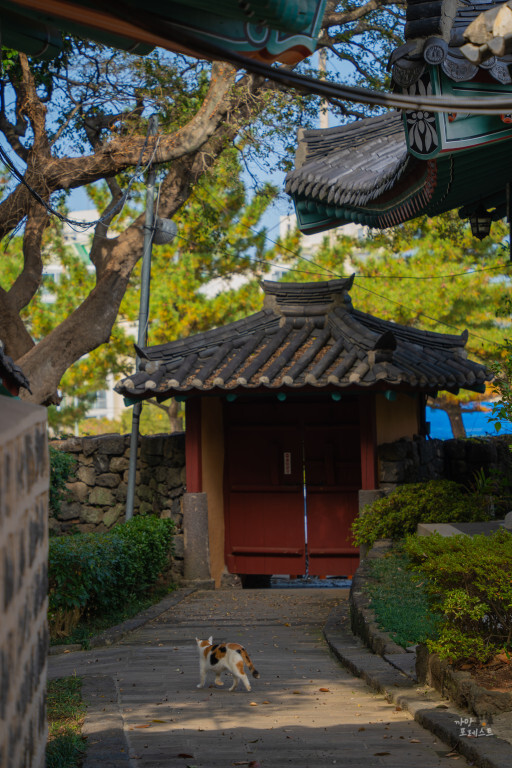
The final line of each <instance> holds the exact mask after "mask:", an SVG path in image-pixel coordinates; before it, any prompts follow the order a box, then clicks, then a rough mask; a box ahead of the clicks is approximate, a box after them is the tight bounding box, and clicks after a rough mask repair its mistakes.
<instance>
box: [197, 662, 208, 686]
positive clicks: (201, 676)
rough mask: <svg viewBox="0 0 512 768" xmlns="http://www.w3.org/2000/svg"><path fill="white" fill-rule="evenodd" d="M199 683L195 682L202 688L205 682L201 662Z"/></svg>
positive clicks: (204, 672)
mask: <svg viewBox="0 0 512 768" xmlns="http://www.w3.org/2000/svg"><path fill="white" fill-rule="evenodd" d="M199 681H200V682H199V683H198V684H197V687H198V688H204V684H205V682H206V667H205V665H204V664H201V666H200V667H199Z"/></svg>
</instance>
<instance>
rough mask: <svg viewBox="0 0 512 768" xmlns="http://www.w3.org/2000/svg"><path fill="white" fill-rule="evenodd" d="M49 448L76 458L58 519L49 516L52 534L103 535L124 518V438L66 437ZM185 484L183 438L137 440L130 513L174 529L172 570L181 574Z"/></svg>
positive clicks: (180, 435)
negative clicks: (155, 518)
mask: <svg viewBox="0 0 512 768" xmlns="http://www.w3.org/2000/svg"><path fill="white" fill-rule="evenodd" d="M51 445H52V446H53V447H54V448H58V449H59V450H61V451H65V452H66V453H68V454H70V455H72V456H73V457H74V458H75V459H76V465H75V470H74V476H73V477H72V478H71V479H70V482H68V484H67V488H68V491H69V499H68V500H67V501H65V502H63V503H61V509H60V512H59V513H58V516H54V515H53V513H52V514H51V516H50V530H51V531H53V532H54V533H55V534H57V535H61V534H65V533H69V532H71V531H73V532H77V531H78V532H84V533H85V532H89V531H97V532H100V531H107V530H109V529H110V528H112V526H113V525H115V524H116V523H121V522H123V521H124V519H125V508H126V490H127V482H128V466H129V448H130V435H101V436H99V437H72V438H68V439H66V440H55V441H52V443H51ZM184 484H185V435H184V433H182V432H180V433H176V434H172V435H148V436H141V437H140V438H139V449H138V457H137V475H136V482H135V499H134V514H136V515H139V514H140V515H147V514H153V515H158V516H159V517H170V518H171V519H172V520H174V522H175V524H176V536H175V538H174V557H173V563H174V571H175V574H174V575H175V576H177V577H179V576H181V575H182V573H183V525H182V511H181V497H182V496H183V493H184Z"/></svg>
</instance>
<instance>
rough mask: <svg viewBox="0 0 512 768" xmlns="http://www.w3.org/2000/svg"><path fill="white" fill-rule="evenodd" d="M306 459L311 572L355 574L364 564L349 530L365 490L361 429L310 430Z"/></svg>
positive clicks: (348, 426) (350, 426)
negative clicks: (361, 490)
mask: <svg viewBox="0 0 512 768" xmlns="http://www.w3.org/2000/svg"><path fill="white" fill-rule="evenodd" d="M355 413H357V411H355ZM352 416H353V414H352ZM304 457H305V478H306V508H307V537H308V555H309V569H308V570H309V573H310V575H312V576H327V575H331V576H341V575H345V576H350V575H352V574H353V573H354V572H355V570H356V569H357V566H358V565H359V553H358V550H357V549H356V548H355V547H354V546H353V544H352V543H351V532H350V527H351V525H352V522H353V521H354V519H355V518H356V516H357V514H358V491H359V489H360V488H361V456H360V439H359V425H358V424H357V423H348V424H347V423H346V420H344V422H342V423H339V422H338V423H336V420H335V419H332V421H331V423H330V424H323V425H322V424H318V425H309V426H306V428H305V430H304Z"/></svg>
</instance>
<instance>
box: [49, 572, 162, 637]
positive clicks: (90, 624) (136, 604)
mask: <svg viewBox="0 0 512 768" xmlns="http://www.w3.org/2000/svg"><path fill="white" fill-rule="evenodd" d="M175 589H176V586H175V585H174V584H171V585H169V584H163V585H161V586H157V587H153V588H152V589H151V590H150V591H149V592H147V593H146V594H145V595H141V596H139V597H133V599H131V600H129V601H127V602H126V603H125V604H124V606H123V607H122V608H119V609H118V610H115V611H114V610H113V611H109V613H105V614H101V615H92V616H91V615H88V614H85V615H84V616H83V617H82V619H81V620H80V621H79V623H78V625H77V626H76V627H75V629H74V630H73V631H72V632H71V634H70V635H67V637H60V638H52V640H51V644H52V645H68V644H69V643H80V645H82V647H83V648H85V649H87V648H88V647H89V640H90V639H91V637H94V636H95V635H97V634H98V633H99V632H103V630H105V629H109V628H110V627H115V626H116V625H117V624H121V623H122V622H123V621H126V620H127V619H131V618H133V616H136V615H137V614H138V613H140V612H141V611H144V610H145V609H146V608H149V607H150V606H151V605H154V604H155V603H158V602H160V600H163V598H164V597H166V596H167V595H168V594H169V593H170V592H173V591H174V590H175Z"/></svg>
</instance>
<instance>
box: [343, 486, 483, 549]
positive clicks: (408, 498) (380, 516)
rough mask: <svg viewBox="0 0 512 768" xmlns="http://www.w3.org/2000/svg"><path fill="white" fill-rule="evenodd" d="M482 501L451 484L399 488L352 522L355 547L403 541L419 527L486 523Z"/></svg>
mask: <svg viewBox="0 0 512 768" xmlns="http://www.w3.org/2000/svg"><path fill="white" fill-rule="evenodd" d="M488 519H489V512H488V510H487V506H486V504H485V501H484V500H483V499H482V497H481V496H479V495H477V494H471V493H468V492H467V490H466V489H465V488H464V487H463V486H462V485H459V484H458V483H454V482H452V481H451V480H430V481H429V482H428V483H411V484H409V485H401V486H399V487H398V488H397V489H396V490H394V491H392V492H391V493H390V494H389V496H385V497H384V498H382V499H377V501H374V502H373V504H369V505H368V506H367V507H365V508H364V510H363V514H362V515H361V516H360V517H358V518H356V520H354V523H353V524H352V533H353V535H354V542H355V544H356V545H358V546H359V545H361V544H366V545H368V546H372V544H374V543H375V542H376V541H377V539H402V538H404V536H406V535H407V534H410V533H414V532H415V531H416V526H417V525H418V523H451V522H471V521H475V520H488Z"/></svg>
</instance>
